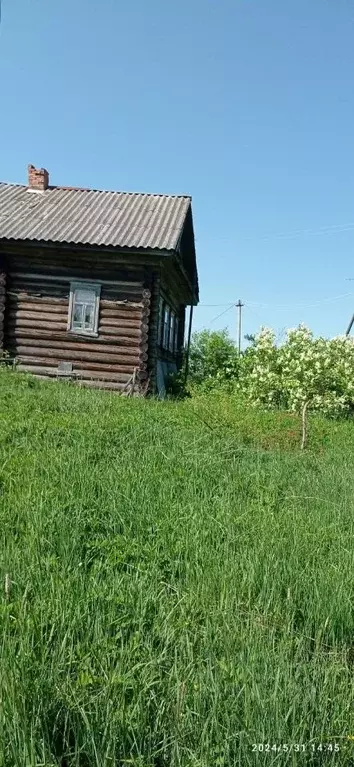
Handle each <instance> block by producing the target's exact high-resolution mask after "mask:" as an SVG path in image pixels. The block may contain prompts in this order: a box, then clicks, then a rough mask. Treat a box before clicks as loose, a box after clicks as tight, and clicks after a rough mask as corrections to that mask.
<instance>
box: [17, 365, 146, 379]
mask: <svg viewBox="0 0 354 767" xmlns="http://www.w3.org/2000/svg"><path fill="white" fill-rule="evenodd" d="M17 370H19V371H20V372H27V373H32V375H40V376H49V377H50V378H70V377H72V378H73V379H75V380H82V379H84V380H91V379H92V380H95V381H101V380H102V381H113V382H116V383H127V381H129V379H130V378H131V376H132V374H131V373H130V372H129V373H105V372H102V371H101V370H100V371H96V370H91V371H89V370H77V371H73V373H68V374H63V373H60V371H59V370H58V367H48V366H42V367H41V366H39V365H32V364H19V365H17Z"/></svg>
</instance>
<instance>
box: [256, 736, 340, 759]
mask: <svg viewBox="0 0 354 767" xmlns="http://www.w3.org/2000/svg"><path fill="white" fill-rule="evenodd" d="M348 746H349V748H350V747H352V748H353V753H354V736H353V735H348V736H346V737H344V738H343V737H340V738H331V739H330V740H328V741H318V742H314V741H311V742H309V743H274V742H272V741H269V742H262V743H252V751H253V752H254V753H259V754H261V753H262V754H275V753H278V754H279V753H283V754H286V753H298V754H316V753H317V754H323V755H325V754H327V755H333V756H335V755H336V754H339V753H340V752H342V753H343V751H344V750H345V751H347V750H348Z"/></svg>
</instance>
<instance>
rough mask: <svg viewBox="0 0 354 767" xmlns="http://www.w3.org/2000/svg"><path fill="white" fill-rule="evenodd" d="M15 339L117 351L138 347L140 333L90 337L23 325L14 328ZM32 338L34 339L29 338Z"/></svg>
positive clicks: (77, 347)
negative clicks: (129, 335) (128, 335)
mask: <svg viewBox="0 0 354 767" xmlns="http://www.w3.org/2000/svg"><path fill="white" fill-rule="evenodd" d="M16 330H17V333H16V339H17V343H19V344H21V343H27V341H28V343H29V344H32V343H33V344H36V345H38V344H40V345H41V346H51V347H52V348H54V349H55V348H59V349H61V348H62V346H63V343H65V347H66V348H67V349H81V348H82V349H87V350H90V351H92V352H94V351H98V350H100V351H103V349H102V347H104V348H106V347H107V349H108V351H111V350H112V349H113V350H115V351H117V350H120V347H121V346H128V347H129V348H130V349H136V350H138V348H139V339H140V335H139V334H137V336H135V338H134V337H133V338H132V337H127V336H123V335H120V334H117V335H115V336H113V337H112V336H106V335H103V334H101V335H100V336H99V337H97V338H94V339H92V338H91V337H90V336H88V337H87V336H84V335H75V334H74V333H71V332H66V333H64V337H63V332H60V331H59V332H55V331H51V330H44V329H42V328H38V329H37V328H23V327H17V328H16ZM29 339H34V340H29ZM93 340H94V341H99V344H98V343H96V344H94V343H93ZM116 344H119V346H116Z"/></svg>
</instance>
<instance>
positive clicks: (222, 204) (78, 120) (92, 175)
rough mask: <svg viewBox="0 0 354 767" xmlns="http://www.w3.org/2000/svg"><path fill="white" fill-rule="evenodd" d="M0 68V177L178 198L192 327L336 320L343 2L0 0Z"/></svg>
mask: <svg viewBox="0 0 354 767" xmlns="http://www.w3.org/2000/svg"><path fill="white" fill-rule="evenodd" d="M0 78H1V79H0V83H1V101H0V109H1V122H0V137H1V141H0V179H1V180H3V181H12V182H16V183H26V168H27V164H28V163H33V164H34V165H37V166H44V167H46V168H47V169H48V170H49V172H50V179H51V183H53V184H63V185H72V186H85V187H93V188H102V189H118V190H122V191H141V192H157V193H176V194H179V193H187V194H191V195H192V196H193V210H194V223H195V233H196V245H197V256H198V264H199V279H200V286H201V291H200V299H201V306H200V307H198V309H197V310H196V312H195V328H197V329H200V328H201V327H204V326H206V327H211V328H222V327H226V326H227V327H229V329H230V331H231V332H232V334H233V335H235V332H236V328H235V323H236V311H235V310H234V309H231V310H229V311H226V313H225V314H224V315H223V316H221V317H219V318H218V319H214V318H215V317H217V315H218V314H220V313H221V312H223V311H224V309H226V308H227V305H231V304H232V303H233V302H236V301H237V300H238V298H241V299H242V300H243V301H244V302H245V304H246V306H245V309H244V331H245V332H249V333H252V332H255V331H256V330H257V329H258V328H259V326H260V325H261V324H265V325H268V326H271V327H274V329H275V330H276V331H277V332H280V331H281V330H282V329H283V328H285V327H289V326H294V325H296V324H298V323H299V322H301V321H303V322H306V323H307V324H308V325H309V326H310V327H311V328H312V329H313V330H314V332H315V333H316V334H323V335H335V334H338V333H343V332H344V331H345V329H346V326H347V324H348V321H349V319H350V316H351V314H352V312H353V311H354V281H353V282H350V281H348V278H354V258H353V253H354V87H353V81H354V3H353V0H2V19H1V26H0ZM346 294H350V295H346ZM338 297H339V298H338ZM326 299H335V300H326ZM209 304H216V305H219V304H220V305H221V306H209Z"/></svg>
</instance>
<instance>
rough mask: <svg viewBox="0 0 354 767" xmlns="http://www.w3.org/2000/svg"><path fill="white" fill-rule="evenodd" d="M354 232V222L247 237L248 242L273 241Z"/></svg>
mask: <svg viewBox="0 0 354 767" xmlns="http://www.w3.org/2000/svg"><path fill="white" fill-rule="evenodd" d="M351 231H354V222H350V223H347V224H329V225H328V226H322V227H319V228H318V229H314V228H313V229H293V230H289V231H288V232H269V233H268V234H261V235H259V236H258V237H257V236H252V235H250V236H246V238H245V239H246V240H271V239H291V238H292V237H301V236H302V235H310V236H321V235H326V234H341V233H342V232H351Z"/></svg>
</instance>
